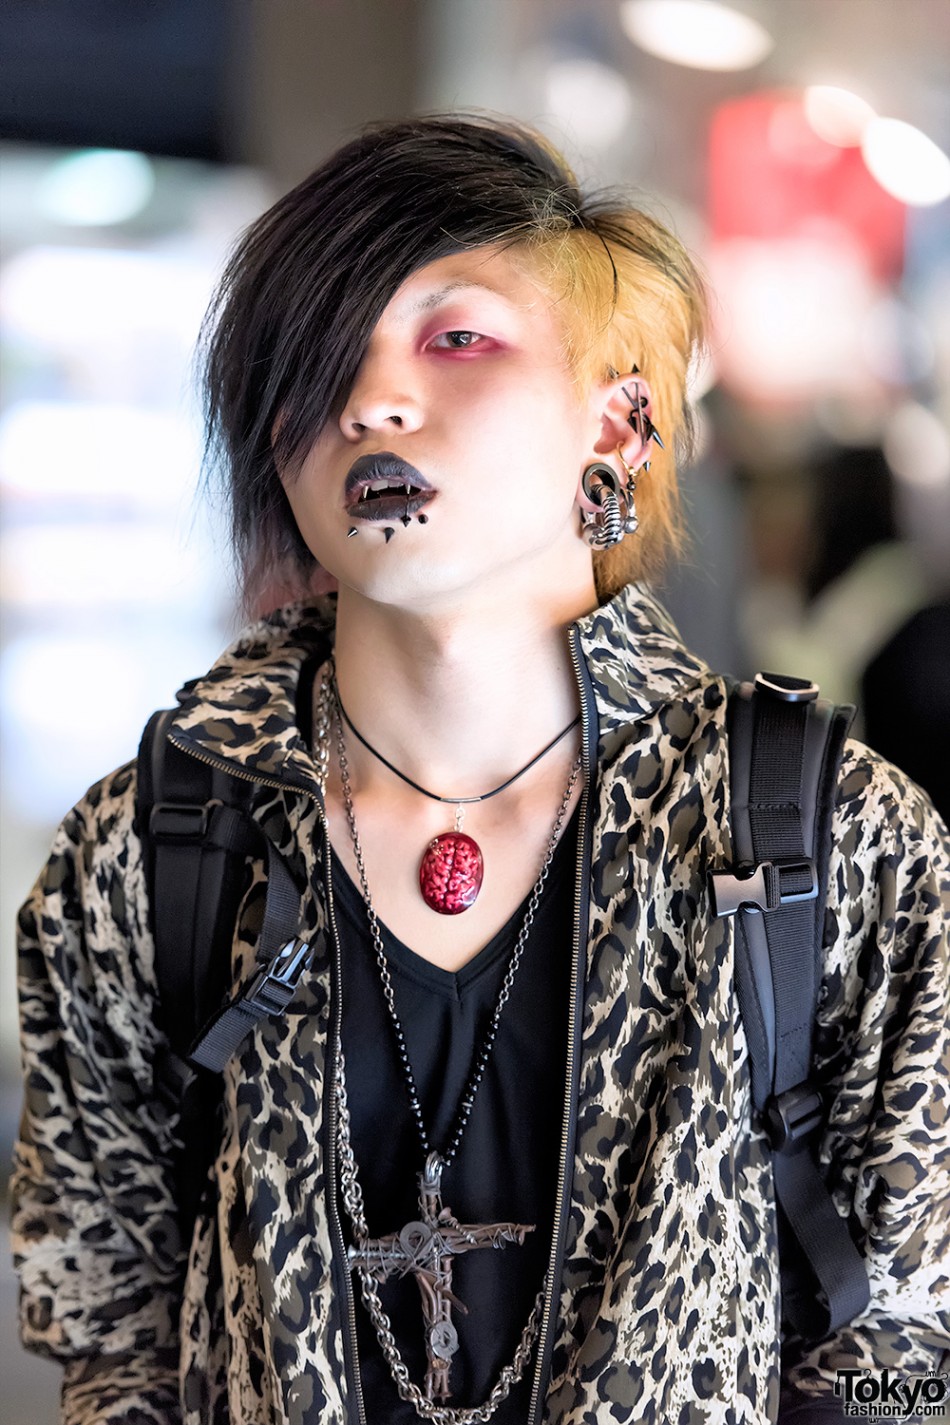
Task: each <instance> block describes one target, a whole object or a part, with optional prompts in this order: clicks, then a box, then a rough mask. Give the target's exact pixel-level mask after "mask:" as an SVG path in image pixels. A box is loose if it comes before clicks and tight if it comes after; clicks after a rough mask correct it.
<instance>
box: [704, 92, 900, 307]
mask: <svg viewBox="0 0 950 1425" xmlns="http://www.w3.org/2000/svg"><path fill="white" fill-rule="evenodd" d="M709 214H710V223H711V228H712V236H713V240H714V241H715V242H723V241H729V240H731V239H733V238H757V239H760V240H765V241H768V240H770V239H772V240H782V239H788V238H806V239H809V240H811V241H820V240H821V239H822V237H827V238H828V240H829V242H831V243H835V244H840V243H841V240H842V238H844V239H845V240H846V241H847V242H848V243H849V244H852V245H853V246H854V248H856V249H857V250H858V251H859V252H860V253H861V254H862V256H863V257H864V258H865V260H866V262H867V266H868V271H869V272H870V273H872V274H873V275H874V276H875V277H877V278H878V279H879V280H882V281H885V282H892V281H893V280H894V279H895V278H897V277H899V276H900V275H901V272H902V270H903V266H904V234H905V215H906V209H905V207H904V205H903V203H900V202H899V201H898V200H897V199H896V198H892V197H891V196H890V194H889V193H885V191H884V189H883V188H881V187H880V185H879V184H878V183H877V182H876V181H875V179H874V178H872V176H871V174H870V173H869V172H868V169H867V167H866V166H865V163H864V159H863V157H862V155H861V150H860V148H858V147H851V148H839V147H837V146H836V145H834V144H831V143H828V142H826V140H825V139H823V138H820V137H819V136H818V134H816V133H815V132H814V130H813V129H812V128H811V126H810V125H809V123H808V120H807V119H806V117H805V111H804V107H803V103H802V96H801V94H799V93H794V92H772V93H760V94H751V95H748V96H747V97H745V98H742V99H733V100H730V101H729V102H728V103H725V104H721V105H720V106H719V107H718V109H717V110H716V112H715V114H714V115H713V121H712V127H711V133H710V162H709Z"/></svg>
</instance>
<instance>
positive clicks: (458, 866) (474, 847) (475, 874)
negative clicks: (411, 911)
mask: <svg viewBox="0 0 950 1425" xmlns="http://www.w3.org/2000/svg"><path fill="white" fill-rule="evenodd" d="M484 875H485V863H484V861H483V860H482V853H481V848H480V847H479V845H478V842H477V841H473V840H472V838H471V837H470V836H466V835H465V833H464V832H463V831H446V832H444V833H443V834H442V835H441V836H436V837H434V838H433V839H432V840H431V841H430V842H429V844H428V846H427V847H426V852H425V855H424V856H423V858H422V864H421V866H420V867H419V886H420V889H421V891H422V899H423V900H424V901H425V903H426V905H427V906H428V907H429V908H430V910H435V911H438V913H439V915H460V914H461V913H462V911H463V910H468V908H469V906H471V905H474V904H475V900H476V897H477V896H478V893H479V891H480V890H481V888H482V880H483V878H484Z"/></svg>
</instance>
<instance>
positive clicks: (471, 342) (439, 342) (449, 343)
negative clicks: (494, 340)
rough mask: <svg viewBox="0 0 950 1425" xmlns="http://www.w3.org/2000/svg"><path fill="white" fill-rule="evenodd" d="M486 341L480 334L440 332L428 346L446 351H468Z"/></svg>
mask: <svg viewBox="0 0 950 1425" xmlns="http://www.w3.org/2000/svg"><path fill="white" fill-rule="evenodd" d="M486 340H487V338H486V337H483V336H482V335H481V333H480V332H470V331H451V332H440V333H439V335H438V336H436V337H433V339H432V341H431V342H430V343H429V345H430V346H434V347H438V348H441V349H442V350H448V351H468V350H470V349H471V347H473V346H477V345H478V343H479V342H484V341H486Z"/></svg>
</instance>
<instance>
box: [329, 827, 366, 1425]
mask: <svg viewBox="0 0 950 1425" xmlns="http://www.w3.org/2000/svg"><path fill="white" fill-rule="evenodd" d="M323 839H324V853H325V856H326V882H327V916H328V919H329V922H330V935H331V937H332V942H333V977H334V979H335V981H336V994H335V995H334V996H333V1006H334V1008H333V1026H332V1028H331V1030H330V1042H329V1044H328V1045H327V1069H328V1082H329V1084H330V1100H329V1105H328V1108H327V1212H328V1214H329V1218H330V1231H331V1237H332V1240H333V1251H334V1253H335V1254H336V1257H337V1260H338V1261H340V1262H342V1263H343V1266H344V1285H343V1291H344V1296H345V1299H346V1324H347V1329H346V1331H345V1332H344V1335H343V1353H344V1361H345V1364H346V1367H347V1368H348V1369H347V1374H348V1376H349V1378H350V1381H351V1383H352V1386H353V1394H354V1395H355V1397H356V1418H357V1420H358V1422H359V1425H366V1407H365V1404H364V1401H363V1382H362V1380H361V1379H360V1369H359V1350H358V1346H357V1340H356V1304H355V1302H354V1300H353V1274H352V1272H351V1271H350V1267H349V1263H348V1262H347V1260H346V1247H345V1246H344V1243H343V1229H342V1227H341V1226H340V1213H339V1209H338V1207H337V1185H336V1116H337V1115H336V1074H337V1068H338V1063H339V1052H340V1043H341V1039H342V1031H343V964H342V956H341V954H340V937H339V935H338V933H337V928H336V914H335V912H334V909H333V884H332V881H331V866H330V826H329V823H328V821H327V819H326V817H325V816H324V818H323ZM347 1414H349V1410H347Z"/></svg>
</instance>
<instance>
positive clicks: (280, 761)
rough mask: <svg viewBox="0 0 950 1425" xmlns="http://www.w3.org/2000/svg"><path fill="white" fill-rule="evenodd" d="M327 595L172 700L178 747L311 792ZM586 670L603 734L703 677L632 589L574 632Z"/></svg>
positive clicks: (699, 665)
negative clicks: (309, 685) (301, 719)
mask: <svg viewBox="0 0 950 1425" xmlns="http://www.w3.org/2000/svg"><path fill="white" fill-rule="evenodd" d="M335 621H336V599H335V597H334V596H332V595H331V596H329V597H327V598H324V599H321V600H319V601H317V602H315V603H311V604H305V605H304V604H291V605H288V606H287V607H285V608H282V609H278V610H277V612H276V613H273V614H270V615H269V616H268V617H267V618H266V619H262V620H261V621H260V622H258V623H255V624H251V625H250V627H248V628H246V629H245V630H244V631H243V632H242V633H241V634H240V635H239V636H238V638H237V639H236V640H235V642H234V643H233V644H232V645H231V646H230V647H229V648H228V649H226V650H225V652H224V653H223V654H222V655H221V657H220V658H219V659H218V661H217V662H216V663H215V664H214V666H213V667H212V668H211V670H210V671H209V672H208V673H207V674H205V676H204V677H203V678H197V679H194V680H192V681H191V682H189V683H186V684H185V686H184V687H183V688H182V689H181V691H180V692H179V694H178V701H179V704H180V710H179V711H178V713H177V714H176V716H175V718H174V720H173V723H172V728H171V735H172V737H173V739H174V740H175V742H177V743H178V744H179V745H182V746H184V747H186V748H188V749H189V750H191V751H193V752H195V753H196V754H197V755H198V756H200V757H203V758H206V759H208V758H210V759H211V760H212V761H215V762H219V763H220V762H223V763H225V764H227V766H228V767H231V768H234V767H237V768H240V769H242V770H243V772H244V773H245V774H247V775H249V776H251V777H252V778H254V779H255V780H261V779H263V780H265V781H277V782H280V783H282V784H289V785H292V786H296V787H299V788H301V789H303V790H306V791H307V792H309V793H310V794H313V793H314V792H315V790H316V785H317V784H316V778H315V768H314V763H313V758H312V756H311V754H310V749H309V747H308V746H307V744H306V742H305V740H304V738H303V737H302V736H301V733H300V729H299V727H298V723H297V709H296V700H297V690H298V687H299V684H300V679H301V675H302V672H303V669H304V667H305V666H307V665H308V664H314V663H319V662H321V661H323V659H325V658H326V657H327V656H328V654H329V653H330V652H331V650H332V647H333V636H334V629H335ZM572 635H573V636H574V637H576V639H577V640H578V641H579V647H580V651H581V653H582V655H583V657H584V659H585V661H586V663H587V667H588V669H589V672H590V676H591V682H592V685H593V690H594V697H595V700H596V703H597V712H598V718H599V722H600V728H601V732H603V731H605V730H608V729H612V728H615V727H617V726H618V725H620V724H624V723H630V722H636V721H639V720H640V719H641V718H645V717H649V716H650V715H651V714H652V713H653V712H655V711H656V710H657V709H658V708H659V707H661V706H662V705H663V704H666V703H669V702H670V701H671V700H672V699H673V698H675V697H677V696H680V695H682V694H683V693H685V692H686V691H687V690H688V689H689V688H691V687H694V686H695V685H696V683H698V682H699V681H701V680H702V679H703V678H704V677H705V676H707V675H708V672H709V670H708V668H707V667H706V665H705V664H704V663H703V662H702V661H701V660H700V659H698V658H696V657H695V656H694V655H693V654H692V653H690V652H689V651H688V650H687V649H686V648H685V647H684V646H683V643H682V641H681V640H680V637H679V634H678V633H677V631H676V628H675V626H674V624H673V623H672V621H671V619H670V617H669V615H668V614H667V613H666V611H665V609H664V608H663V607H662V605H661V604H660V603H658V602H657V600H656V599H655V598H654V596H653V595H652V594H651V593H649V592H648V591H647V590H646V589H645V588H644V587H643V586H641V585H637V584H629V585H627V586H626V587H625V588H624V589H622V590H621V591H620V593H619V594H617V595H616V596H615V597H614V598H613V599H611V600H609V602H607V603H605V604H602V605H601V606H600V607H599V608H597V609H595V610H594V612H593V613H591V614H588V615H586V616H585V617H584V618H582V619H579V620H578V621H577V623H576V624H574V625H572Z"/></svg>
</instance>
